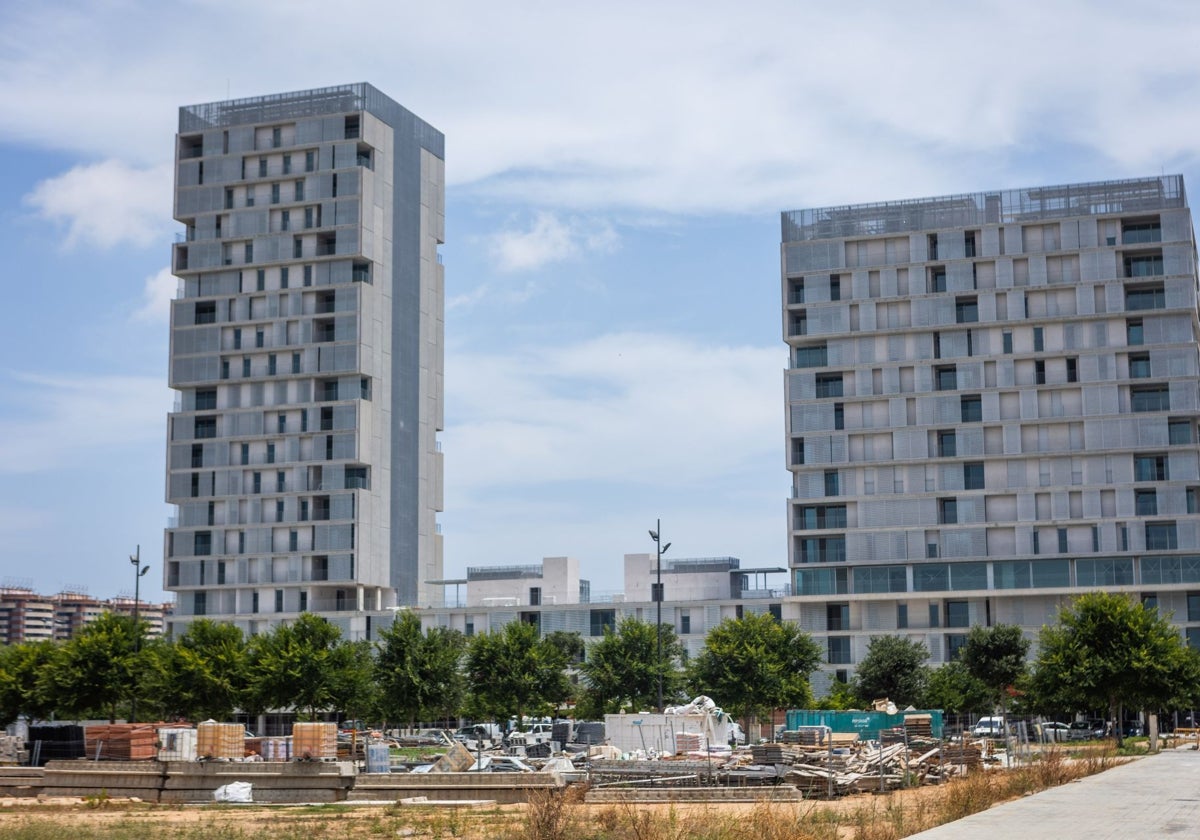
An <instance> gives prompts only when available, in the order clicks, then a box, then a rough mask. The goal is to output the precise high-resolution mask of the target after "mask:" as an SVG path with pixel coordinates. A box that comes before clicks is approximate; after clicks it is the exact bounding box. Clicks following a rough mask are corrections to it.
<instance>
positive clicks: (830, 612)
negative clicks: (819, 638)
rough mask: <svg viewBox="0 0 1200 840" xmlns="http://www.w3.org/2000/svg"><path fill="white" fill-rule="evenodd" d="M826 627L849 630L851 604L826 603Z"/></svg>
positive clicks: (827, 628)
mask: <svg viewBox="0 0 1200 840" xmlns="http://www.w3.org/2000/svg"><path fill="white" fill-rule="evenodd" d="M825 629H826V630H834V631H841V630H849V629H850V605H849V604H826V605H825Z"/></svg>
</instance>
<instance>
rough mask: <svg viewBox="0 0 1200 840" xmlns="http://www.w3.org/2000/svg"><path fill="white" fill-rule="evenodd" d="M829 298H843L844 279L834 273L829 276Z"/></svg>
mask: <svg viewBox="0 0 1200 840" xmlns="http://www.w3.org/2000/svg"><path fill="white" fill-rule="evenodd" d="M829 299H830V300H841V299H842V279H841V278H840V277H838V275H836V274H834V275H832V276H831V277H830V278H829Z"/></svg>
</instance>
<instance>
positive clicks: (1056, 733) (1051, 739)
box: [1039, 720, 1071, 744]
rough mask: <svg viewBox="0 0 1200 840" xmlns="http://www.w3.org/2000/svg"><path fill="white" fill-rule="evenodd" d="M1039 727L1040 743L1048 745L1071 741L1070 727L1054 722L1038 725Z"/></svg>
mask: <svg viewBox="0 0 1200 840" xmlns="http://www.w3.org/2000/svg"><path fill="white" fill-rule="evenodd" d="M1039 726H1041V732H1042V735H1041V737H1042V741H1043V742H1045V743H1050V744H1057V743H1061V742H1063V741H1069V740H1071V738H1070V734H1071V727H1069V726H1067V724H1065V723H1059V722H1058V721H1056V720H1052V721H1049V722H1047V723H1043V724H1039Z"/></svg>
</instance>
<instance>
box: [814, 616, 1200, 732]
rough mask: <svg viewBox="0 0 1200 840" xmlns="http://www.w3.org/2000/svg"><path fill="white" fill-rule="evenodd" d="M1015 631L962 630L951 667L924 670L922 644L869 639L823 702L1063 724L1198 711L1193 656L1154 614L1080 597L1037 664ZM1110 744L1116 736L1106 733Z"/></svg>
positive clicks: (1199, 664) (1199, 656)
mask: <svg viewBox="0 0 1200 840" xmlns="http://www.w3.org/2000/svg"><path fill="white" fill-rule="evenodd" d="M1028 651H1029V640H1028V639H1026V638H1025V637H1024V635H1023V634H1022V632H1021V629H1020V628H1019V627H1015V626H1012V625H997V626H994V627H981V626H976V627H972V628H971V630H970V631H969V632H968V633H967V638H966V642H965V644H964V645H963V647H962V649H961V650H960V652H959V658H958V659H957V660H956V661H954V662H950V663H947V664H946V665H943V666H942V667H940V668H929V667H927V666H926V665H925V662H926V660H927V659H928V656H929V651H928V650H927V649H926V647H925V645H923V644H921V643H919V642H914V641H911V640H909V639H905V638H901V637H896V636H881V637H879V638H876V639H874V640H873V641H872V642H871V644H870V646H869V648H868V653H867V656H866V657H865V658H864V659H863V661H862V662H861V663H860V664H859V666H858V670H857V673H856V676H855V681H854V684H853V685H852V686H846V687H844V688H843V689H842V690H841V691H840V692H839V693H837V694H835V695H834V696H833V697H831V698H830V700H831V701H832V702H844V703H846V704H847V705H848V706H850V707H852V706H854V705H857V704H859V703H861V702H862V701H864V700H869V699H871V698H875V697H889V698H891V699H892V700H893V701H894V702H896V703H897V704H898V705H908V704H912V705H917V706H922V707H925V708H938V709H944V710H945V711H947V712H957V713H965V712H990V711H992V710H994V709H996V708H997V707H999V708H1000V709H1001V710H1006V708H1007V706H1008V704H1009V702H1010V700H1011V701H1012V703H1013V704H1014V706H1016V707H1017V708H1019V709H1020V710H1021V711H1022V712H1028V713H1040V714H1045V715H1051V716H1060V717H1061V716H1066V715H1070V714H1073V713H1075V712H1078V711H1084V710H1104V711H1105V712H1106V713H1107V715H1108V719H1109V720H1113V721H1119V720H1120V719H1121V718H1122V716H1123V712H1124V711H1125V710H1149V711H1157V710H1172V709H1190V708H1195V707H1196V706H1197V705H1198V704H1200V653H1198V652H1197V651H1195V650H1193V649H1191V648H1189V647H1188V646H1187V645H1186V644H1185V643H1184V641H1183V639H1182V638H1181V637H1180V635H1179V631H1178V630H1177V629H1176V628H1175V627H1174V626H1173V625H1172V624H1171V622H1170V621H1169V620H1168V619H1167V618H1166V617H1164V616H1163V615H1161V614H1160V613H1159V612H1158V610H1156V609H1151V608H1146V607H1143V606H1142V605H1141V604H1139V603H1137V602H1136V601H1134V600H1132V599H1131V598H1129V597H1127V596H1124V595H1116V594H1109V593H1103V592H1098V593H1090V594H1087V595H1083V596H1081V597H1080V598H1078V599H1077V600H1076V601H1075V602H1074V603H1073V604H1071V605H1070V606H1069V607H1067V608H1066V609H1064V610H1063V611H1062V612H1061V613H1060V615H1059V619H1058V622H1057V623H1056V624H1054V625H1052V626H1049V627H1043V628H1042V632H1041V634H1040V636H1039V639H1038V650H1037V655H1036V657H1035V658H1034V660H1033V662H1032V663H1031V664H1030V663H1028V662H1027V653H1028ZM1115 731H1116V735H1117V737H1118V739H1119V738H1120V737H1121V732H1120V727H1117V728H1116V730H1115Z"/></svg>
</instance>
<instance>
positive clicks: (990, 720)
mask: <svg viewBox="0 0 1200 840" xmlns="http://www.w3.org/2000/svg"><path fill="white" fill-rule="evenodd" d="M971 737H973V738H1003V737H1004V718H1002V717H999V716H996V717H982V718H980V719H979V722H978V723H976V724H975V726H974V727H973V728H972V729H971Z"/></svg>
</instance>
